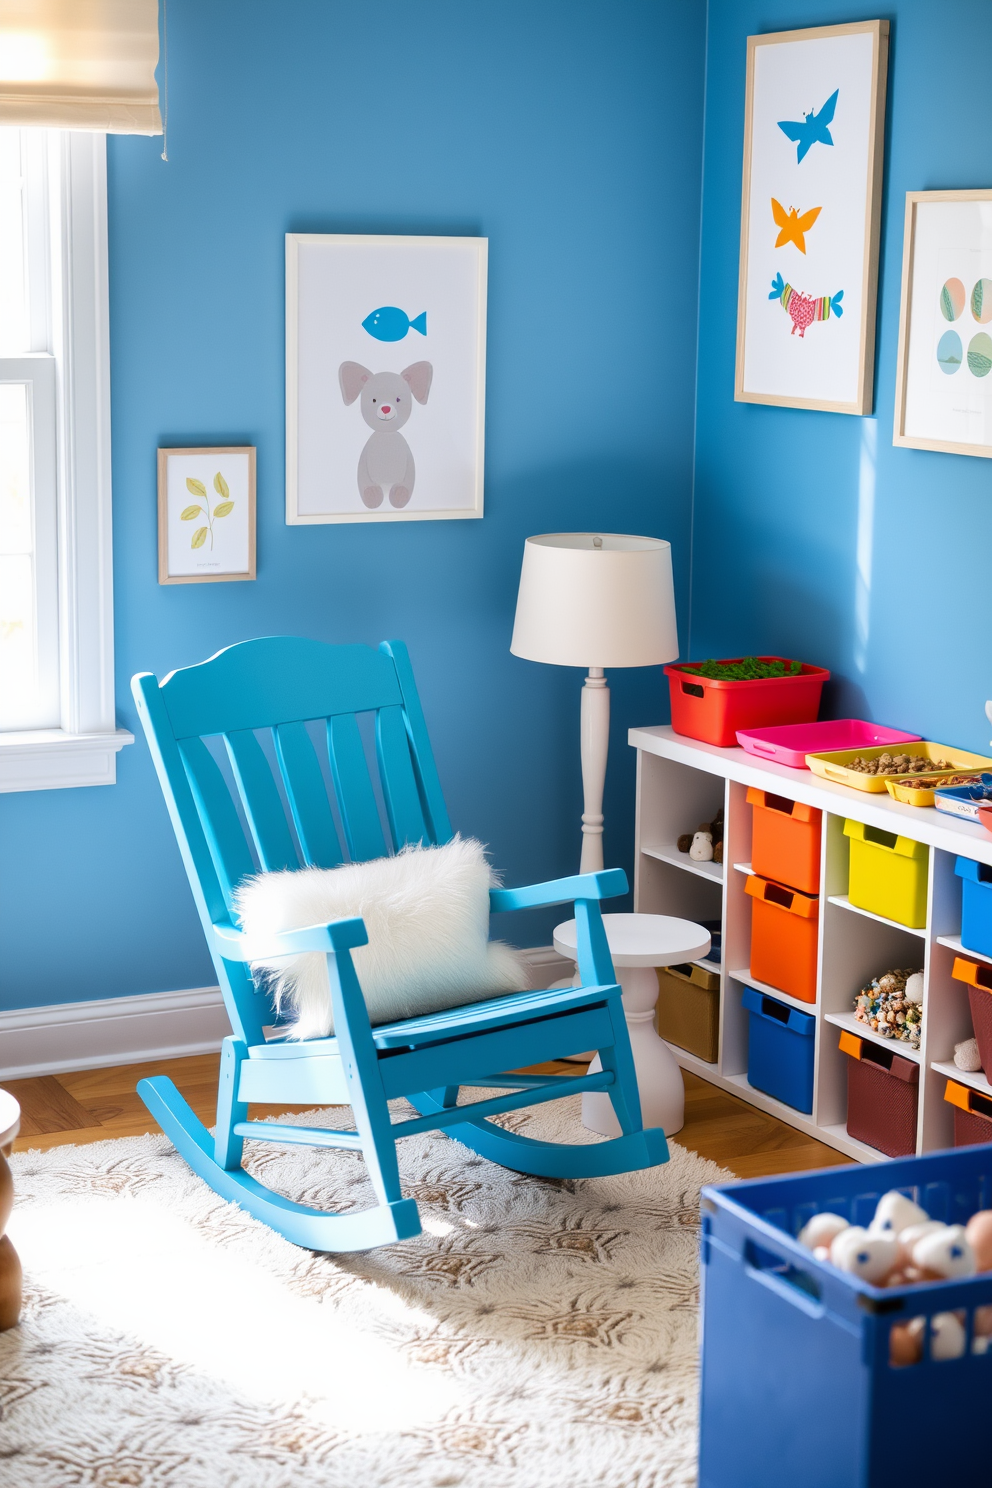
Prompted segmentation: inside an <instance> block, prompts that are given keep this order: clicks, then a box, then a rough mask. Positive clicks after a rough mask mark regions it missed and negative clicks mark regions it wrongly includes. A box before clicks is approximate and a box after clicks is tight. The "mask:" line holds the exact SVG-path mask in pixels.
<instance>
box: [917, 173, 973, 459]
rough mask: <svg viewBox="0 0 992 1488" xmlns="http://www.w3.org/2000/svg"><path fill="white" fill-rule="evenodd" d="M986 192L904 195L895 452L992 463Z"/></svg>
mask: <svg viewBox="0 0 992 1488" xmlns="http://www.w3.org/2000/svg"><path fill="white" fill-rule="evenodd" d="M990 374H992V191H909V192H907V194H906V232H905V237H904V239H903V252H902V305H901V310H900V315H899V356H898V361H897V363H896V415H895V429H894V432H893V436H892V442H893V444H901V445H907V446H908V447H909V448H910V449H928V450H942V451H944V452H945V453H947V454H957V455H985V456H986V457H989V456H992V375H990Z"/></svg>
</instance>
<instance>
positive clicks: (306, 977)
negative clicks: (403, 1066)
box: [235, 837, 527, 1039]
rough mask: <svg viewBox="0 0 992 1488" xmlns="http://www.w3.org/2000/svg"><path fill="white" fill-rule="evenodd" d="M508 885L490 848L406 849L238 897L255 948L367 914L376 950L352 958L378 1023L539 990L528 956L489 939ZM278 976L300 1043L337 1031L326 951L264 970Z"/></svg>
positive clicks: (267, 880) (244, 890)
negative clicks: (530, 985) (531, 987)
mask: <svg viewBox="0 0 992 1488" xmlns="http://www.w3.org/2000/svg"><path fill="white" fill-rule="evenodd" d="M497 882H498V880H497V879H496V876H495V874H494V873H493V870H492V868H491V867H490V866H489V863H488V862H487V860H486V856H485V852H484V850H483V846H482V843H481V842H476V841H475V840H474V839H472V838H468V839H463V838H461V837H455V838H453V839H452V841H451V842H447V843H445V845H444V846H443V847H420V846H416V847H405V848H404V849H403V851H402V852H400V853H398V854H397V856H396V857H394V858H374V859H373V860H372V861H371V862H368V863H348V864H345V865H344V866H343V867H341V868H302V869H298V870H296V871H287V872H284V873H260V874H258V875H257V876H256V877H255V878H250V879H247V880H246V881H245V882H244V883H243V884H242V885H241V886H240V888H239V889H238V891H237V894H236V896H235V907H236V909H237V912H238V915H239V917H240V920H241V926H242V929H243V930H244V931H245V933H246V934H247V935H249V936H251V937H252V938H254V937H256V936H263V937H264V936H267V935H271V934H272V933H273V932H274V931H280V930H302V929H304V928H305V927H306V926H308V925H323V924H326V923H327V922H328V921H330V920H341V919H348V918H349V917H350V916H352V915H361V917H362V919H363V920H364V921H365V928H366V929H367V930H368V934H369V943H368V945H365V946H359V947H358V948H357V949H356V950H354V951H352V953H351V954H352V956H353V957H354V963H355V970H356V972H357V973H358V979H359V981H360V982H361V985H362V991H363V992H364V994H365V1002H366V1005H367V1007H368V1010H369V1017H370V1019H371V1021H372V1022H373V1023H392V1022H394V1021H396V1020H398V1019H401V1018H413V1017H417V1016H418V1015H420V1014H422V1013H436V1012H439V1011H440V1010H441V1009H442V1008H451V1007H460V1006H461V1005H462V1004H463V1003H469V1002H481V1001H483V1000H484V999H485V998H487V997H496V996H498V995H499V994H501V993H504V992H519V991H520V990H521V989H523V988H525V987H526V985H527V974H526V972H525V971H524V969H523V963H522V961H521V958H520V957H519V956H518V955H517V953H516V951H514V950H513V949H512V948H511V947H510V946H508V945H504V944H503V943H502V942H501V941H490V940H489V890H490V888H492V887H495V886H496V884H497ZM252 970H253V971H255V972H263V973H268V974H269V976H270V978H271V985H272V989H273V991H274V993H275V1000H276V1007H277V1009H278V1011H279V1013H280V1014H283V1015H284V1014H285V1013H286V1012H287V1011H290V1012H292V1013H294V1014H295V1021H294V1023H293V1027H292V1033H291V1036H292V1037H293V1038H300V1039H305V1038H323V1037H325V1036H326V1035H327V1034H329V1033H333V1031H334V1021H333V1017H332V1013H331V997H330V988H329V986H328V982H327V962H326V960H325V958H324V957H323V956H322V955H320V954H318V953H308V954H305V955H302V956H280V957H279V958H278V959H277V960H274V961H270V962H268V961H267V962H259V963H255V964H253V966H252Z"/></svg>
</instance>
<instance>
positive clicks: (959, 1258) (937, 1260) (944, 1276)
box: [912, 1225, 978, 1281]
mask: <svg viewBox="0 0 992 1488" xmlns="http://www.w3.org/2000/svg"><path fill="white" fill-rule="evenodd" d="M912 1260H913V1265H914V1266H919V1268H920V1270H921V1271H923V1272H927V1273H929V1278H932V1279H933V1280H936V1279H937V1278H940V1279H941V1280H943V1281H952V1280H953V1281H960V1280H961V1278H962V1277H965V1276H974V1274H975V1272H976V1271H977V1270H978V1265H977V1262H976V1260H975V1252H974V1251H973V1250H972V1248H971V1243H970V1242H969V1240H968V1236H967V1233H966V1231H965V1228H964V1225H944V1226H942V1227H941V1229H939V1230H935V1231H933V1232H932V1233H931V1234H929V1235H924V1236H923V1238H922V1239H920V1240H917V1242H916V1244H915V1245H914V1246H913V1252H912ZM929 1278H928V1279H929Z"/></svg>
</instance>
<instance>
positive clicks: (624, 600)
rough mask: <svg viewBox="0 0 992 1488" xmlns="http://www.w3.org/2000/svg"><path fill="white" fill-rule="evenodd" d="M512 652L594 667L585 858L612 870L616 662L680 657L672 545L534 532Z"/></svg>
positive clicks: (589, 679) (585, 706) (587, 702)
mask: <svg viewBox="0 0 992 1488" xmlns="http://www.w3.org/2000/svg"><path fill="white" fill-rule="evenodd" d="M510 650H511V651H512V652H513V654H514V656H522V657H524V658H526V660H528V661H543V662H548V663H550V664H551V665H553V666H581V667H587V668H588V674H587V676H586V680H585V685H584V686H583V688H582V709H581V722H580V740H581V755H582V794H583V811H582V860H581V864H580V872H582V873H593V872H595V871H596V870H597V869H599V868H602V867H603V787H604V784H605V782H606V759H607V754H608V751H609V743H610V689H609V687H608V686H607V685H606V676H605V669H606V668H607V667H632V666H657V665H660V664H661V663H662V662H666V661H675V659H676V658H677V656H678V654H679V643H678V634H677V631H676V627H675V593H674V589H673V585H672V549H671V544H670V543H667V542H664V541H662V540H661V539H660V538H656V537H626V536H622V535H620V534H617V533H615V532H602V533H594V532H550V533H546V534H545V535H544V536H543V537H529V538H528V539H527V541H526V543H525V544H524V561H523V567H522V569H521V572H520V589H519V592H518V594H517V614H516V619H515V621H514V625H513V639H512V641H511V642H510Z"/></svg>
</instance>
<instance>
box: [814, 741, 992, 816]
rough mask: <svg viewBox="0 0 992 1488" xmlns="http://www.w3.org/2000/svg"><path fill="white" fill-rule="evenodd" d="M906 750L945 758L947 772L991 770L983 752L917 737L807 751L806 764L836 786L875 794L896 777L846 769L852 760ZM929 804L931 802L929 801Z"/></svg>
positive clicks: (930, 757) (927, 757)
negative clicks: (916, 740)
mask: <svg viewBox="0 0 992 1488" xmlns="http://www.w3.org/2000/svg"><path fill="white" fill-rule="evenodd" d="M900 753H906V754H909V755H919V756H921V757H922V758H923V759H928V760H948V761H949V762H950V764H951V766H952V770H951V771H950V772H949V773H953V774H956V773H957V772H958V771H961V770H979V771H981V770H992V759H989V758H988V757H987V756H986V755H984V754H969V753H968V752H967V751H966V750H964V749H952V748H951V747H950V745H948V744H934V743H932V742H931V741H930V740H926V739H921V740H920V742H919V743H918V744H915V743H914V744H873V745H872V746H871V747H870V748H868V749H838V750H834V751H833V752H832V753H827V754H808V755H807V756H806V763H807V765H808V766H809V768H810V769H811V770H812V772H813V774H814V775H819V776H821V777H822V778H823V779H824V780H833V781H836V783H837V784H838V785H850V786H852V787H853V788H854V789H855V790H861V791H874V792H875V793H876V795H881V793H882V792H883V791H884V790H885V789H886V785H885V782H886V781H887V780H897V779H898V778H899V777H898V776H896V775H862V773H861V771H860V770H852V769H850V764H851V761H852V760H856V759H859V758H860V759H878V757H879V755H882V754H891V755H896V754H900ZM930 805H933V802H932V801H931V802H930Z"/></svg>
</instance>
